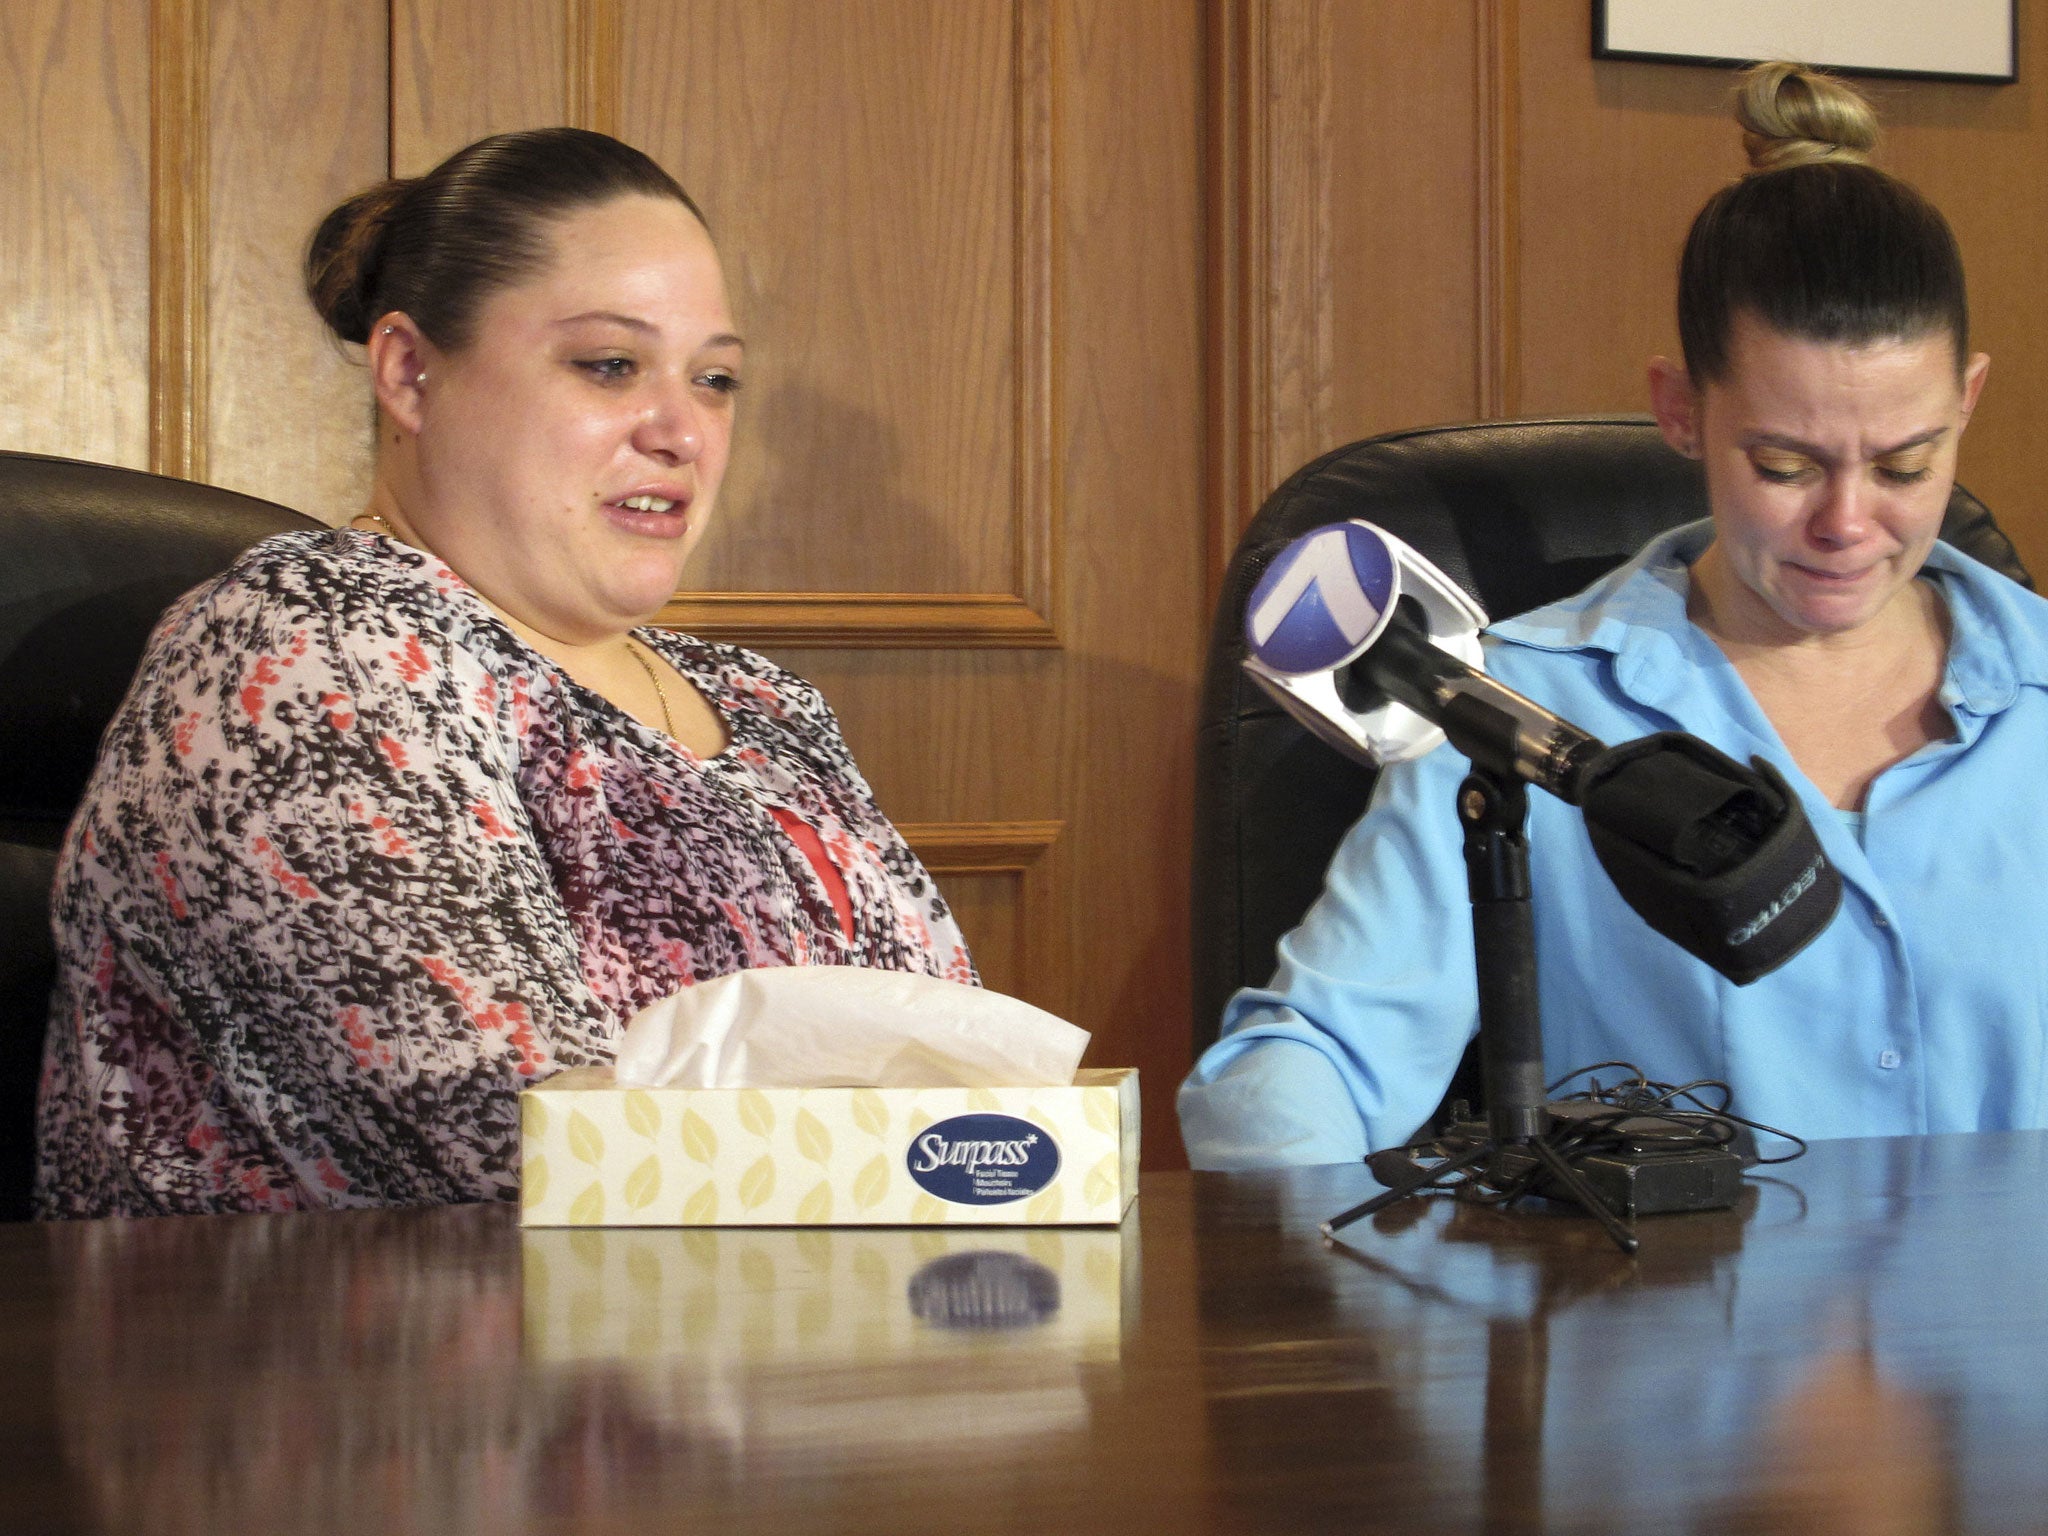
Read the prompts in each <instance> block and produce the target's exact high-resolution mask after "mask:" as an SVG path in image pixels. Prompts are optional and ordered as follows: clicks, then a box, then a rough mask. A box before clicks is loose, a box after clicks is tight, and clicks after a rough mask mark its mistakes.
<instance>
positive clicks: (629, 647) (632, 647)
mask: <svg viewBox="0 0 2048 1536" xmlns="http://www.w3.org/2000/svg"><path fill="white" fill-rule="evenodd" d="M626 654H627V655H628V656H630V657H632V658H633V659H634V660H635V661H637V662H639V663H640V670H641V671H642V672H645V673H646V674H647V681H648V682H650V683H652V684H654V697H655V698H656V699H658V700H659V701H660V702H661V728H662V729H663V730H664V731H666V732H667V733H668V738H669V740H670V741H674V740H675V739H676V722H675V717H674V716H672V715H671V714H669V712H668V690H667V689H666V688H664V687H662V686H661V674H660V673H658V672H656V671H655V670H654V663H652V662H650V661H649V660H648V659H647V658H646V657H645V656H642V655H641V654H640V647H639V646H638V645H636V644H635V643H634V641H633V637H632V636H631V635H628V636H627V637H626Z"/></svg>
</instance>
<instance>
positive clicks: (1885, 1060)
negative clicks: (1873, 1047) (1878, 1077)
mask: <svg viewBox="0 0 2048 1536" xmlns="http://www.w3.org/2000/svg"><path fill="white" fill-rule="evenodd" d="M1877 1064H1878V1065H1879V1066H1880V1067H1883V1068H1884V1069H1885V1071H1887V1072H1889V1071H1891V1069H1892V1068H1893V1067H1896V1066H1897V1065H1898V1064H1899V1053H1898V1052H1897V1051H1879V1052H1878V1053H1877Z"/></svg>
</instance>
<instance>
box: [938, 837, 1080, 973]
mask: <svg viewBox="0 0 2048 1536" xmlns="http://www.w3.org/2000/svg"><path fill="white" fill-rule="evenodd" d="M898 830H899V831H900V832H902V834H903V837H904V840H905V841H906V842H908V843H909V844H910V846H911V847H912V848H913V849H915V850H916V852H917V856H918V857H919V858H920V859H922V860H923V861H924V866H925V868H927V869H929V870H930V871H931V872H932V876H933V878H934V879H936V880H937V881H938V882H939V885H940V888H941V889H943V890H944V891H945V893H946V900H947V902H948V903H949V904H950V905H951V906H952V908H953V916H954V918H955V919H956V920H957V921H958V922H959V924H960V930H961V932H963V933H965V934H966V935H967V943H968V946H969V947H970V948H971V949H972V950H973V951H974V963H975V965H976V966H977V968H979V970H980V971H981V980H982V984H983V985H984V986H988V987H993V988H994V989H995V990H996V991H998V992H1005V993H1008V994H1009V995H1010V996H1012V997H1021V998H1025V999H1027V1000H1028V999H1032V998H1053V999H1056V1000H1059V1001H1060V1002H1062V1003H1063V1002H1064V1000H1065V998H1066V996H1067V979H1066V977H1065V976H1064V975H1062V974H1060V966H1061V963H1062V962H1063V961H1064V959H1065V956H1064V954H1063V953H1062V952H1061V950H1060V947H1059V946H1058V945H1056V944H1054V943H1053V942H1052V940H1053V939H1054V937H1055V932H1054V925H1055V922H1056V921H1057V906H1056V903H1057V897H1058V882H1057V881H1056V879H1055V877H1054V868H1053V863H1054V861H1053V858H1052V856H1051V855H1052V851H1053V846H1054V844H1055V843H1056V842H1057V841H1058V840H1059V835H1060V831H1061V823H1059V822H1057V821H1036V822H981V823H972V822H963V823H956V824H953V825H950V826H949V825H945V824H931V823H918V822H907V823H905V824H903V825H902V826H901V827H899V828H898ZM1042 1006H1047V1005H1042Z"/></svg>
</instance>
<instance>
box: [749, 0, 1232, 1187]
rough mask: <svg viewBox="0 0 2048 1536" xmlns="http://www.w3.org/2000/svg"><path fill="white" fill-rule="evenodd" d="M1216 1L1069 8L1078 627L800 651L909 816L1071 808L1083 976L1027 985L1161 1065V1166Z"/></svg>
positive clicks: (1059, 56) (1067, 905)
mask: <svg viewBox="0 0 2048 1536" xmlns="http://www.w3.org/2000/svg"><path fill="white" fill-rule="evenodd" d="M1196 21H1197V18H1196V16H1195V15H1194V12H1193V8H1192V7H1190V6H1187V5H1184V4H1180V3H1178V0H1142V3H1139V0H1120V3H1119V4H1117V5H1114V6H1105V5H1097V4H1093V3H1090V0H1068V3H1063V4H1061V5H1060V6H1058V7H1057V8H1056V9H1055V11H1054V13H1053V16H1052V36H1053V40H1054V53H1053V60H1054V84H1055V92H1056V97H1057V102H1058V113H1057V121H1058V123H1059V138H1058V144H1057V147H1056V150H1055V154H1054V162H1055V164H1056V165H1057V166H1058V167H1059V176H1058V180H1057V184H1056V185H1057V201H1056V206H1055V210H1054V228H1055V229H1056V230H1057V232H1058V234H1059V243H1058V247H1057V263H1058V271H1057V274H1056V280H1057V283H1058V285H1059V287H1060V291H1061V294H1062V300H1061V304H1060V308H1059V315H1060V324H1059V325H1058V327H1057V329H1056V330H1055V331H1054V333H1053V334H1054V344H1055V345H1054V357H1055V368H1056V370H1057V374H1058V378H1057V386H1058V391H1059V394H1060V397H1061V399H1062V400H1063V401H1064V421H1065V430H1064V431H1063V433H1062V435H1061V456H1060V460H1059V462H1060V469H1061V475H1062V484H1061V493H1062V496H1063V499H1064V504H1065V518H1066V539H1067V554H1068V594H1067V599H1066V603H1065V605H1064V611H1065V612H1066V614H1067V615H1068V616H1069V619H1068V625H1067V626H1066V627H1065V628H1063V632H1062V641H1063V645H1062V648H1061V649H1060V650H1057V651H1036V652H1032V651H1023V650H1015V649H984V650H979V651H972V652H970V651H964V650H958V649H952V650H924V651H888V650H867V651H858V652H853V651H843V650H842V651H822V650H792V651H789V652H787V653H786V654H785V653H781V652H778V659H781V660H785V661H786V662H787V663H788V664H789V665H791V666H792V667H795V668H796V669H798V670H799V671H801V672H803V673H804V674H805V675H807V676H809V677H811V678H812V679H813V680H814V681H816V682H818V683H819V684H820V685H821V686H822V687H823V688H824V689H825V692H826V694H827V696H828V697H829V698H831V700H832V701H833V704H834V706H835V708H836V709H837V710H838V711H839V714H840V718H841V720H842V721H843V723H844V724H845V727H846V730H847V736H848V740H849V741H850V742H851V743H852V746H853V749H854V752H855V755H856V756H857V757H858V758H859V760H860V763H861V766H862V769H863V770H864V771H865V772H866V774H867V776H868V778H869V779H870V781H871V782H872V783H873V784H874V786H875V789H876V793H877V795H878V797H879V798H880V800H881V804H882V806H883V808H884V809H885V810H886V811H888V812H889V814H890V815H891V816H893V817H895V818H896V819H897V821H898V822H899V823H904V822H908V823H913V824H915V823H934V822H958V821H968V820H977V821H978V820H987V821H995V822H1017V821H1030V820H1042V819H1052V818H1055V817H1056V818H1058V819H1059V820H1061V821H1063V822H1064V823H1065V827H1064V829H1063V830H1062V832H1061V834H1060V837H1059V840H1058V843H1057V844H1056V845H1055V847H1054V848H1053V850H1052V851H1051V853H1050V854H1049V855H1048V858H1049V859H1051V860H1052V861H1053V876H1052V880H1053V888H1054V895H1053V897H1052V915H1051V918H1050V920H1049V921H1048V922H1047V923H1046V924H1045V925H1044V926H1043V930H1042V933H1043V936H1044V938H1045V940H1046V942H1048V943H1050V944H1051V945H1052V946H1053V948H1052V951H1051V953H1052V955H1053V956H1054V963H1055V964H1057V965H1059V966H1060V967H1061V968H1062V971H1063V975H1064V981H1063V982H1061V981H1058V980H1057V978H1055V981H1056V984H1057V985H1062V986H1064V995H1060V993H1059V992H1057V991H1053V990H1046V989H1044V986H1043V981H1042V979H1041V978H1040V977H1039V976H1037V975H1027V977H1026V978H1025V980H1024V981H1023V983H1022V984H1021V987H1022V991H1021V995H1023V996H1024V997H1025V998H1027V999H1028V1000H1029V1001H1031V1002H1034V1003H1037V1004H1038V1005H1040V1006H1041V1007H1045V1008H1049V1009H1051V1010H1053V1011H1054V1012H1057V1013H1060V1014H1062V1015H1064V1016H1065V1017H1067V1018H1070V1019H1072V1020H1073V1021H1074V1022H1075V1023H1077V1024H1079V1025H1081V1026H1082V1027H1083V1028H1085V1029H1088V1030H1090V1031H1091V1032H1092V1033H1093V1034H1094V1036H1095V1039H1094V1043H1093V1044H1092V1046H1091V1047H1090V1050H1089V1060H1090V1061H1091V1062H1093V1063H1097V1064H1102V1065H1109V1064H1118V1065H1135V1066H1137V1067H1138V1068H1139V1069H1140V1070H1141V1072H1142V1073H1143V1076H1144V1084H1145V1089H1144V1100H1145V1161H1146V1165H1147V1166H1148V1167H1161V1166H1172V1165H1174V1164H1176V1163H1178V1162H1179V1161H1180V1160H1181V1148H1180V1136H1179V1131H1178V1129H1177V1127H1176V1125H1175V1122H1174V1115H1173V1090H1174V1088H1175V1087H1176V1086H1177V1084H1178V1082H1179V1079H1180V1077H1181V1076H1182V1074H1183V1073H1184V1072H1185V1071H1186V1068H1187V1061H1188V1055H1189V1044H1188V1042H1189V1038H1190V1034H1189V1029H1190V1022H1191V1020H1190V1015H1189V1011H1188V1009H1189V1003H1188V937H1187V933H1188V847H1189V834H1190V828H1191V825H1192V818H1193V814H1194V812H1193V807H1192V803H1191V797H1192V777H1193V775H1192V744H1193V739H1194V719H1195V709H1196V693H1197V686H1198V674H1199V665H1200V657H1201V643H1202V632H1203V629H1204V627H1205V624H1206V598H1205V596H1204V593H1203V578H1204V561H1203V545H1202V528H1203V517H1204V509H1205V506H1206V500H1205V496H1206V489H1205V476H1204V466H1205V463H1206V447H1205V434H1204V416H1203V385H1202V378H1203V372H1204V362H1203V359H1204V348H1203V331H1204V312H1203V304H1202V298H1203V293H1204V275H1205V274H1204V262H1203V257H1202V252H1203V249H1204V243H1205V239H1206V233H1207V230H1206V223H1205V212H1204V206H1203V179H1202V171H1203V167H1202V163H1201V146H1202V143H1203V134H1202V119H1201V112H1202V105H1201V103H1202V76H1203V39H1202V35H1201V30H1200V27H1199V26H1198V25H1197V24H1196ZM713 216H714V217H717V215H716V213H715V212H714V215H713ZM941 880H942V883H945V877H943V876H942V877H941ZM977 883H981V884H984V885H985V884H986V883H987V882H985V881H978V882H977ZM947 888H948V889H949V890H950V889H951V886H950V885H948V887H947ZM987 899H988V897H987V893H986V892H983V893H969V895H968V899H967V902H963V905H967V904H968V903H973V902H977V901H982V902H985V901H986V900H987Z"/></svg>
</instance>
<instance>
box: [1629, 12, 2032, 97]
mask: <svg viewBox="0 0 2048 1536" xmlns="http://www.w3.org/2000/svg"><path fill="white" fill-rule="evenodd" d="M2017 11H2018V0H1828V3H1827V4H1825V5H1817V4H1816V5H1788V4H1786V3H1785V0H1593V57H1594V58H1596V59H1647V60H1652V61H1656V62H1661V63H1671V64H1752V63H1755V62H1756V61H1757V60H1759V59H1795V60H1797V61H1798V62H1800V63H1802V64H1814V65H1819V66H1821V67H1823V68H1826V69H1835V70H1841V71H1843V72H1844V73H1847V74H1861V75H1907V76H1918V77H1922V78H1927V79H1935V80H1976V81H1984V82H1988V83H2006V82H2009V81H2012V80H2014V79H2016V78H2018V72H2019V66H2018V60H2019V49H2018V38H2017V29H2018V25H2019V22H2018V17H2017V14H2016V13H2017Z"/></svg>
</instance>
